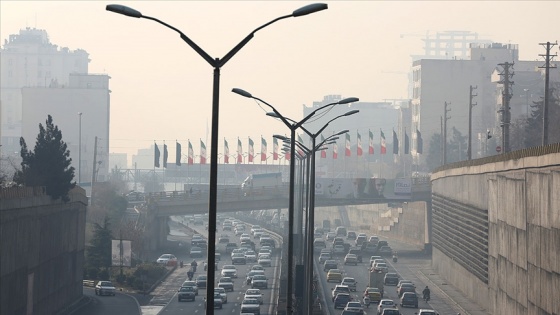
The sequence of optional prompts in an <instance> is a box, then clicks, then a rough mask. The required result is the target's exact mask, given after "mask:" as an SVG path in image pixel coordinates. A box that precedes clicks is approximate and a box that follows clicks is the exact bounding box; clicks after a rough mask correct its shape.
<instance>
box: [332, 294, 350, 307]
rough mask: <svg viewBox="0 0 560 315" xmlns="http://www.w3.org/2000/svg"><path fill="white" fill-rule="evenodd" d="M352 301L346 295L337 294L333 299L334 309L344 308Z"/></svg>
mask: <svg viewBox="0 0 560 315" xmlns="http://www.w3.org/2000/svg"><path fill="white" fill-rule="evenodd" d="M350 301H352V297H351V296H350V294H348V293H338V294H337V295H336V296H335V297H334V299H333V302H334V308H335V309H337V308H344V307H346V304H348V302H350Z"/></svg>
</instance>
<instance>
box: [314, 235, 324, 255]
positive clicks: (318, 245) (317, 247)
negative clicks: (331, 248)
mask: <svg viewBox="0 0 560 315" xmlns="http://www.w3.org/2000/svg"><path fill="white" fill-rule="evenodd" d="M324 248H327V243H325V241H324V240H323V239H321V238H317V239H315V240H314V241H313V250H314V251H318V252H320V251H321V249H324Z"/></svg>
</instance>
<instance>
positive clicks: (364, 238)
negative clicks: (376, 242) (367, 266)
mask: <svg viewBox="0 0 560 315" xmlns="http://www.w3.org/2000/svg"><path fill="white" fill-rule="evenodd" d="M363 242H367V236H365V235H358V237H356V241H355V243H356V246H362V243H363Z"/></svg>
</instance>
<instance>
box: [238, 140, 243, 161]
mask: <svg viewBox="0 0 560 315" xmlns="http://www.w3.org/2000/svg"><path fill="white" fill-rule="evenodd" d="M241 163H243V146H242V145H241V140H239V138H237V164H241Z"/></svg>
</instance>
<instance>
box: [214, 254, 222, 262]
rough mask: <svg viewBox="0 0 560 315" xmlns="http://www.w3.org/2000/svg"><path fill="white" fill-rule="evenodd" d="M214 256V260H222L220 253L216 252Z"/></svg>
mask: <svg viewBox="0 0 560 315" xmlns="http://www.w3.org/2000/svg"><path fill="white" fill-rule="evenodd" d="M214 257H215V260H216V261H220V260H222V254H220V253H216V254H215V255H214Z"/></svg>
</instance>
